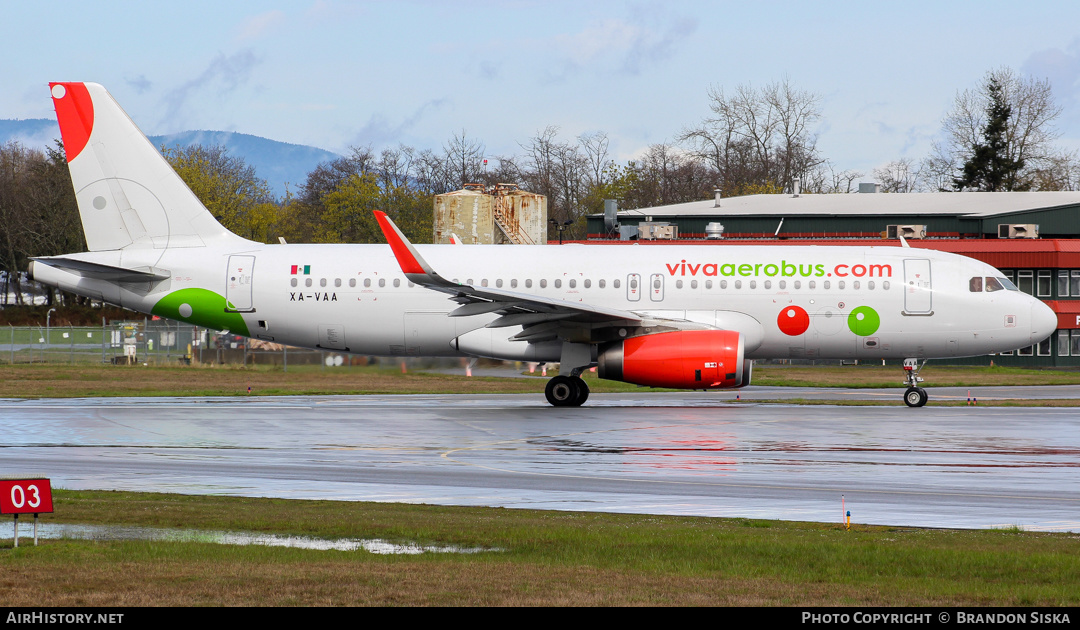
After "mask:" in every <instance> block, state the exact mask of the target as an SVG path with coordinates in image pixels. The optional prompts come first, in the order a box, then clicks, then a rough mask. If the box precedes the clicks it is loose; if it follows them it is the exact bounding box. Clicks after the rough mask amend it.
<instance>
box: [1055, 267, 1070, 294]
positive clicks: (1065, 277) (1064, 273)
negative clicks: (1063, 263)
mask: <svg viewBox="0 0 1080 630" xmlns="http://www.w3.org/2000/svg"><path fill="white" fill-rule="evenodd" d="M1057 285H1058V286H1057V292H1058V297H1069V271H1068V270H1067V269H1061V270H1059V271H1058V281H1057Z"/></svg>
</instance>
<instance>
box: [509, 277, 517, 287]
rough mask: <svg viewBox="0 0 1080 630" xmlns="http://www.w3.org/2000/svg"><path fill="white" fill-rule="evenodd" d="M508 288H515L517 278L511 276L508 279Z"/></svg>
mask: <svg viewBox="0 0 1080 630" xmlns="http://www.w3.org/2000/svg"><path fill="white" fill-rule="evenodd" d="M510 288H511V289H516V288H517V278H513V279H511V280H510Z"/></svg>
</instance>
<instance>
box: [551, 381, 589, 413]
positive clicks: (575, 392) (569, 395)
mask: <svg viewBox="0 0 1080 630" xmlns="http://www.w3.org/2000/svg"><path fill="white" fill-rule="evenodd" d="M581 382H583V381H582V380H581V379H579V378H572V377H569V376H562V375H559V376H556V377H553V378H552V379H551V380H550V381H548V384H547V387H545V388H544V395H545V396H547V401H548V402H549V403H551V404H552V405H554V406H556V407H573V406H577V405H580V404H581V403H582V402H585V401H584V400H581V402H578V399H579V398H581V391H580V390H581V388H579V387H578V383H581ZM585 395H586V396H588V394H585Z"/></svg>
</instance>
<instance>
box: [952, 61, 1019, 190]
mask: <svg viewBox="0 0 1080 630" xmlns="http://www.w3.org/2000/svg"><path fill="white" fill-rule="evenodd" d="M987 92H988V94H989V96H990V102H989V104H988V105H987V107H986V115H987V121H986V126H985V127H984V128H983V134H982V135H983V140H982V142H978V143H976V144H975V146H973V147H972V148H971V149H972V152H971V156H970V157H969V158H968V159H967V161H965V162H964V168H963V174H962V175H961V176H960V177H957V178H955V179H953V186H954V187H955V188H956V189H957V190H964V189H965V188H966V189H975V190H981V191H986V192H997V191H1002V190H1026V189H1027V188H1029V185H1026V184H1025V183H1024V182H1023V181H1022V180H1021V179H1020V178H1019V177H1018V174H1019V173H1020V170H1021V169H1023V168H1024V160H1023V158H1019V159H1013V158H1010V157H1009V152H1008V141H1007V138H1006V135H1005V134H1006V131H1007V130H1008V126H1009V117H1010V116H1012V107H1011V106H1010V105H1009V103H1008V101H1007V100H1006V98H1005V94H1004V92H1003V90H1002V86H1001V84H1000V83H999V82H998V81H997V79H996V78H994V77H991V78H990V80H989V82H988V84H987Z"/></svg>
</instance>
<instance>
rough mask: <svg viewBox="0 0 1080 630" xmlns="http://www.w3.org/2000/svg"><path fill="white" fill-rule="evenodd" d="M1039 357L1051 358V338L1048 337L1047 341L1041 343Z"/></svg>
mask: <svg viewBox="0 0 1080 630" xmlns="http://www.w3.org/2000/svg"><path fill="white" fill-rule="evenodd" d="M1039 356H1040V357H1048V356H1050V337H1047V338H1046V339H1043V340H1042V341H1040V342H1039Z"/></svg>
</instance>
